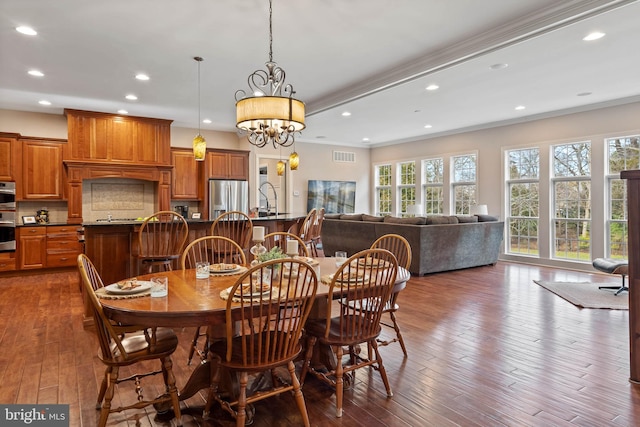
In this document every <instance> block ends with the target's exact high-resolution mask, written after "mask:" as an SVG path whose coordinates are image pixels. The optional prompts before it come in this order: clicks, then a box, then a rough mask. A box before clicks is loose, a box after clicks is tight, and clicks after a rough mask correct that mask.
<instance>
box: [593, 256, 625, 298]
mask: <svg viewBox="0 0 640 427" xmlns="http://www.w3.org/2000/svg"><path fill="white" fill-rule="evenodd" d="M593 268H595V269H596V270H598V271H602V272H604V273H609V274H619V275H620V276H621V277H622V284H621V285H620V286H599V287H598V289H616V292H615V295H620V293H622V292H628V291H629V287H628V286H627V285H626V278H627V275H628V274H629V261H627V260H624V259H613V258H596V259H594V260H593Z"/></svg>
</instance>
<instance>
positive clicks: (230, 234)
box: [209, 211, 253, 264]
mask: <svg viewBox="0 0 640 427" xmlns="http://www.w3.org/2000/svg"><path fill="white" fill-rule="evenodd" d="M252 234H253V222H252V221H251V218H249V216H248V215H247V214H245V213H244V212H240V211H229V212H225V213H223V214H221V215H219V216H218V217H217V218H216V219H215V220H214V221H213V224H211V229H210V230H209V235H211V236H223V237H227V238H229V239H231V240H233V241H234V242H236V243H237V244H238V245H240V247H241V248H242V249H243V250H244V251H245V255H246V253H247V252H248V250H249V248H250V247H251V245H250V243H251V237H252ZM238 264H239V262H238Z"/></svg>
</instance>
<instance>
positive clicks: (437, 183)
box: [422, 158, 444, 215]
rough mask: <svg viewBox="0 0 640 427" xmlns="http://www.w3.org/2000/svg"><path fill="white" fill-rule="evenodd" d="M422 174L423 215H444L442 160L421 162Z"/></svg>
mask: <svg viewBox="0 0 640 427" xmlns="http://www.w3.org/2000/svg"><path fill="white" fill-rule="evenodd" d="M422 170H423V174H424V179H423V182H424V184H423V192H424V213H425V214H431V215H441V214H443V213H444V188H443V184H444V161H443V159H442V158H438V159H426V160H424V161H423V162H422Z"/></svg>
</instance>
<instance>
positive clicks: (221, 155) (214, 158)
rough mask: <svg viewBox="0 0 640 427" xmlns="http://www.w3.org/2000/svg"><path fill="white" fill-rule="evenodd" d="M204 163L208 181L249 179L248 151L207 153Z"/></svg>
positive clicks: (213, 151) (215, 151)
mask: <svg viewBox="0 0 640 427" xmlns="http://www.w3.org/2000/svg"><path fill="white" fill-rule="evenodd" d="M205 163H206V165H207V166H206V167H207V178H208V179H239V180H247V179H249V152H248V151H233V150H212V151H207V158H206V161H205Z"/></svg>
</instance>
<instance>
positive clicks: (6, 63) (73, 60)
mask: <svg viewBox="0 0 640 427" xmlns="http://www.w3.org/2000/svg"><path fill="white" fill-rule="evenodd" d="M273 1H274V5H273V58H274V60H275V61H276V62H277V63H278V65H280V66H281V67H282V68H284V69H285V71H286V73H287V78H286V82H287V83H290V84H292V85H293V87H294V89H295V90H296V97H298V98H299V99H301V100H303V101H304V102H305V103H306V111H307V121H306V123H307V128H306V129H305V130H304V131H303V132H302V135H301V136H300V137H298V138H297V139H298V140H300V141H307V142H316V143H339V144H346V145H353V146H376V145H388V144H393V143H398V142H404V141H410V140H416V139H426V138H429V137H430V136H435V135H442V134H449V133H453V132H459V131H461V130H468V129H477V128H482V127H488V126H494V125H498V124H505V123H514V122H518V121H522V120H530V119H533V118H539V117H545V116H550V115H556V114H561V113H565V112H571V111H577V110H581V109H589V108H595V107H598V106H604V105H615V104H621V103H626V102H633V101H638V100H640V55H639V54H638V52H640V25H639V24H638V22H640V1H639V0H617V1H612V0H563V1H557V0H482V1H479V0H446V1H445V0H393V1H391V0H349V1H345V0H273ZM268 17H269V14H268V1H267V0H208V1H207V0H184V1H175V0H109V1H87V0H56V1H38V0H2V1H0V64H2V65H1V66H0V108H4V109H13V110H21V111H37V112H45V113H53V114H61V113H62V110H63V109H64V108H72V109H82V110H91V111H103V112H109V113H115V112H116V111H117V110H118V109H121V108H124V109H126V110H128V111H129V114H130V115H134V116H143V117H155V118H163V119H172V120H174V126H180V127H190V128H197V127H198V87H197V75H198V71H197V70H198V69H197V63H196V62H195V61H194V60H193V57H194V56H201V57H203V58H204V61H203V62H202V64H201V117H202V118H209V119H211V120H212V123H211V124H203V125H201V127H202V128H203V129H215V130H227V131H232V130H235V98H234V94H235V91H236V90H238V89H248V87H247V77H248V76H249V74H251V73H252V72H253V71H255V70H256V69H264V63H265V62H266V61H267V59H268V52H269V37H268V24H269V22H268ZM18 25H29V26H31V27H33V28H34V29H36V30H37V31H38V35H37V36H25V35H22V34H20V33H18V32H17V31H15V27H16V26H18ZM592 31H601V32H604V33H606V36H605V37H604V38H602V39H600V40H597V41H592V42H585V41H582V38H583V37H584V36H585V35H587V34H588V33H590V32H592ZM493 64H508V67H506V68H503V69H498V70H493V69H491V68H490V66H491V65H493ZM30 69H38V70H40V71H42V72H43V73H45V76H44V77H32V76H30V75H28V74H27V71H28V70H30ZM139 72H145V73H147V74H149V75H150V77H151V80H149V81H147V82H141V81H138V80H136V79H135V78H134V76H135V74H136V73H139ZM430 83H436V84H438V85H439V86H440V88H439V89H438V90H437V91H426V90H425V87H426V86H427V85H428V84H430ZM129 93H133V94H135V95H137V96H138V100H137V101H128V100H126V99H125V95H127V94H129ZM584 93H589V95H582V96H579V94H584ZM42 99H46V100H48V101H50V102H51V103H52V105H51V106H48V107H45V106H41V105H39V104H38V101H39V100H42ZM518 105H524V106H525V107H526V108H525V109H524V110H520V111H516V110H515V107H516V106H518ZM343 111H350V112H351V116H350V117H342V115H341V113H342V112H343ZM427 124H430V125H432V128H430V129H425V127H424V126H425V125H427ZM365 137H366V138H369V139H370V142H363V141H362V140H363V138H365Z"/></svg>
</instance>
